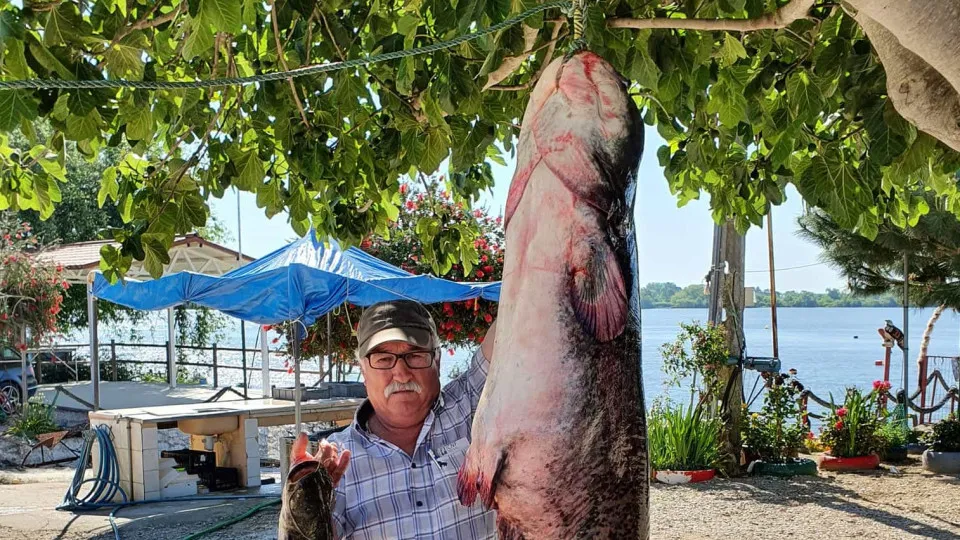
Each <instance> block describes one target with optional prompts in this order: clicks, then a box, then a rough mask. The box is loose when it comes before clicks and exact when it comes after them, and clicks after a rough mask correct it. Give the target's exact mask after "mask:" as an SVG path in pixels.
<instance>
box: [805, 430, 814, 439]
mask: <svg viewBox="0 0 960 540" xmlns="http://www.w3.org/2000/svg"><path fill="white" fill-rule="evenodd" d="M807 438H808V439H810V440H813V439H814V436H813V432H812V431H808V432H807Z"/></svg>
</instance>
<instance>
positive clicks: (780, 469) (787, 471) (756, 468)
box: [750, 459, 817, 477]
mask: <svg viewBox="0 0 960 540" xmlns="http://www.w3.org/2000/svg"><path fill="white" fill-rule="evenodd" d="M750 470H751V472H752V474H756V475H761V474H762V475H766V476H787V477H789V476H816V475H817V463H816V462H815V461H813V460H812V459H789V460H787V461H786V462H784V463H767V462H764V461H754V462H753V463H751V469H750Z"/></svg>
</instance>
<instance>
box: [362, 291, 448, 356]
mask: <svg viewBox="0 0 960 540" xmlns="http://www.w3.org/2000/svg"><path fill="white" fill-rule="evenodd" d="M387 341H405V342H407V343H409V344H411V345H413V346H416V347H422V348H424V349H434V348H436V347H437V345H438V343H439V341H440V339H439V337H437V326H436V324H435V323H434V322H433V317H431V316H430V312H429V311H427V309H426V308H425V307H423V305H422V304H420V303H419V302H414V301H413V300H390V301H387V302H381V303H379V304H374V305H372V306H370V307H368V308H367V309H365V310H364V311H363V314H362V315H361V316H360V322H359V324H358V325H357V356H358V357H359V358H363V357H364V356H366V355H367V353H368V352H369V351H370V350H371V349H373V348H374V347H376V346H377V345H380V344H381V343H386V342H387Z"/></svg>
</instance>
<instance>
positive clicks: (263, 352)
mask: <svg viewBox="0 0 960 540" xmlns="http://www.w3.org/2000/svg"><path fill="white" fill-rule="evenodd" d="M260 359H261V360H260V378H261V379H262V382H261V383H260V386H262V387H263V397H265V398H268V397H270V396H271V392H270V390H271V388H270V349H268V348H267V329H266V328H264V327H263V326H261V327H260Z"/></svg>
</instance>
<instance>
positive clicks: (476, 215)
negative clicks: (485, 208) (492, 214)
mask: <svg viewBox="0 0 960 540" xmlns="http://www.w3.org/2000/svg"><path fill="white" fill-rule="evenodd" d="M473 217H475V218H479V217H483V212H481V211H479V210H474V211H473Z"/></svg>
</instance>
